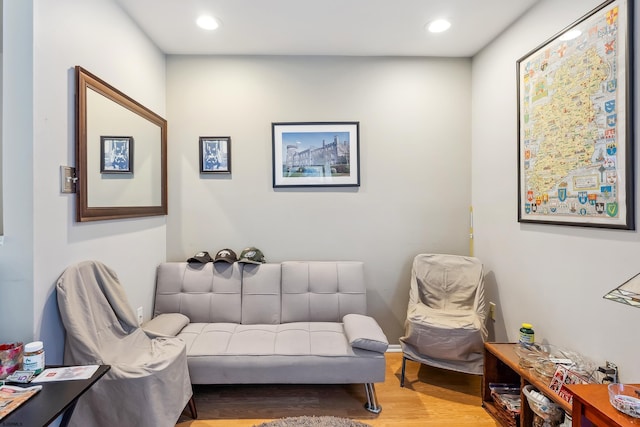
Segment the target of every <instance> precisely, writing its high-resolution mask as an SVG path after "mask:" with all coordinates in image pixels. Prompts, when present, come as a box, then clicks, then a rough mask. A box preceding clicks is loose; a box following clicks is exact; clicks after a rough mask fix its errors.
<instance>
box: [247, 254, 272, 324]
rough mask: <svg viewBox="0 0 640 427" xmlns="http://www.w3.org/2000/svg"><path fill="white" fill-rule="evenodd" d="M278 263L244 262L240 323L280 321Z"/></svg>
mask: <svg viewBox="0 0 640 427" xmlns="http://www.w3.org/2000/svg"><path fill="white" fill-rule="evenodd" d="M280 280H281V272H280V264H244V265H243V267H242V323H243V324H245V325H257V324H268V325H277V324H279V323H280Z"/></svg>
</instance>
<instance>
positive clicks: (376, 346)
mask: <svg viewBox="0 0 640 427" xmlns="http://www.w3.org/2000/svg"><path fill="white" fill-rule="evenodd" d="M343 320H344V332H345V334H346V336H347V340H349V344H351V346H352V347H355V348H361V349H363V350H370V351H377V352H380V353H384V352H385V351H387V348H388V347H389V341H387V337H386V336H385V334H384V332H382V329H381V328H380V326H379V325H378V322H376V321H375V320H374V319H373V318H372V317H369V316H363V315H361V314H347V315H346V316H344V319H343Z"/></svg>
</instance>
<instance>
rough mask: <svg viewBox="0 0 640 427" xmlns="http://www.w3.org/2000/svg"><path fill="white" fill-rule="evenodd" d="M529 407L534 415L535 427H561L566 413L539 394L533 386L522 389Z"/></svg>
mask: <svg viewBox="0 0 640 427" xmlns="http://www.w3.org/2000/svg"><path fill="white" fill-rule="evenodd" d="M522 393H523V394H524V395H525V396H526V398H527V402H528V403H529V407H530V408H531V410H532V411H533V413H534V422H533V425H534V427H554V426H558V425H560V422H561V421H562V417H563V415H564V411H563V410H562V408H561V407H560V406H559V405H557V404H555V403H553V402H552V401H551V400H550V399H549V398H548V397H546V396H544V395H542V394H541V393H540V392H538V391H537V390H536V389H535V388H534V387H533V386H532V385H526V386H524V387H523V388H522Z"/></svg>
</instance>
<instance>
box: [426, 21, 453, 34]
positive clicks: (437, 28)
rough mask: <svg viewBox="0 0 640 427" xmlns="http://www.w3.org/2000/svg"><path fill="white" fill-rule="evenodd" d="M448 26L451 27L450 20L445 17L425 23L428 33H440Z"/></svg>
mask: <svg viewBox="0 0 640 427" xmlns="http://www.w3.org/2000/svg"><path fill="white" fill-rule="evenodd" d="M449 27H451V22H449V21H447V20H446V19H436V20H435V21H432V22H430V23H429V24H428V25H427V30H429V32H430V33H441V32H443V31H447V30H448V29H449Z"/></svg>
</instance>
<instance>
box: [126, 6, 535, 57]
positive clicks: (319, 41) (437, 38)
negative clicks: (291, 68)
mask: <svg viewBox="0 0 640 427" xmlns="http://www.w3.org/2000/svg"><path fill="white" fill-rule="evenodd" d="M115 1H116V2H117V3H118V4H120V6H121V7H122V9H124V10H125V11H126V13H127V14H128V15H129V16H130V17H131V18H132V19H133V20H134V21H135V22H136V23H137V24H138V26H139V27H140V28H141V29H142V30H143V31H144V32H145V33H146V34H147V35H148V36H149V37H150V38H151V40H153V42H154V43H155V44H156V45H157V46H158V47H159V48H160V49H161V50H162V51H163V52H165V53H166V54H202V55H217V54H230V55H349V56H445V57H471V56H473V55H474V54H475V53H477V52H478V51H479V50H480V49H482V48H483V47H484V46H486V45H487V44H488V43H489V42H491V40H493V39H494V38H495V37H496V36H497V35H498V34H500V33H501V32H502V31H503V30H504V29H505V28H507V27H508V26H509V25H510V24H511V23H512V22H514V21H515V20H516V19H517V18H518V17H519V16H521V15H522V14H523V13H524V12H525V11H526V10H527V9H529V8H530V7H531V6H532V5H534V4H535V3H536V2H537V1H539V0H482V1H480V0H115ZM203 13H207V14H211V15H213V16H215V17H216V18H217V19H218V20H219V21H220V23H221V25H220V27H219V28H218V29H217V30H215V31H210V32H206V31H204V30H201V29H200V28H198V27H197V26H196V25H195V20H196V18H197V17H198V16H199V15H200V14H203ZM443 17H444V18H447V19H449V20H450V21H451V22H452V26H451V28H450V29H449V31H447V32H445V33H440V34H430V33H427V32H426V31H425V24H427V23H428V22H430V21H432V20H434V19H437V18H443Z"/></svg>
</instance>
